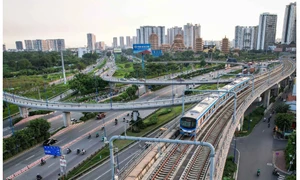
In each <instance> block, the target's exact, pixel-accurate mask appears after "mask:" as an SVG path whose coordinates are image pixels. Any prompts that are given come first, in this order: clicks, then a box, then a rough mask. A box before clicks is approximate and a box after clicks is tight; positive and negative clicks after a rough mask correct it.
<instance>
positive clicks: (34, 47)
mask: <svg viewBox="0 0 300 180" xmlns="http://www.w3.org/2000/svg"><path fill="white" fill-rule="evenodd" d="M32 45H33V49H34V50H35V51H41V50H39V44H38V40H32ZM41 49H42V48H41Z"/></svg>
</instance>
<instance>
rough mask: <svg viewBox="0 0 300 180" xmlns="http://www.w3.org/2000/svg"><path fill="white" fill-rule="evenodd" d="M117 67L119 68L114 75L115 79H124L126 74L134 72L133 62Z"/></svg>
mask: <svg viewBox="0 0 300 180" xmlns="http://www.w3.org/2000/svg"><path fill="white" fill-rule="evenodd" d="M117 66H118V69H117V70H116V71H115V73H114V74H113V76H114V77H117V78H124V76H125V75H126V74H129V73H130V72H134V69H133V63H132V62H126V63H117Z"/></svg>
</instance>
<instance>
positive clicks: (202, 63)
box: [200, 59, 206, 67]
mask: <svg viewBox="0 0 300 180" xmlns="http://www.w3.org/2000/svg"><path fill="white" fill-rule="evenodd" d="M205 65H206V62H205V60H204V59H202V60H201V62H200V66H201V67H203V66H205Z"/></svg>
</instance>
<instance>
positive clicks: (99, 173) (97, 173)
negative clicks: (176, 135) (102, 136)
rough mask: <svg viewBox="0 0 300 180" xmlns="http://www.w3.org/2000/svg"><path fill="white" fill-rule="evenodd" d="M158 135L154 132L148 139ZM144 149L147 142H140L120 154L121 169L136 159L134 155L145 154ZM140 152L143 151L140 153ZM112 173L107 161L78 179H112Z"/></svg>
mask: <svg viewBox="0 0 300 180" xmlns="http://www.w3.org/2000/svg"><path fill="white" fill-rule="evenodd" d="M157 133H158V132H156V131H154V132H153V133H150V134H149V135H148V136H147V137H149V138H154V137H155V136H156V135H157ZM144 149H145V142H144V141H140V142H136V143H134V144H133V145H131V146H129V147H128V148H127V149H124V150H123V151H121V152H120V153H118V159H119V166H120V169H122V168H123V167H124V165H126V163H127V162H129V161H130V160H132V158H135V157H134V155H135V154H136V153H139V154H140V153H142V152H143V150H144ZM140 150H142V151H141V152H140ZM114 155H115V162H116V153H115V154H114ZM110 172H111V166H110V161H109V160H107V161H105V162H104V163H103V164H101V165H100V166H97V167H96V168H94V169H93V170H91V171H90V172H88V173H87V174H85V175H84V176H82V177H80V178H78V179H94V180H97V179H111V174H110Z"/></svg>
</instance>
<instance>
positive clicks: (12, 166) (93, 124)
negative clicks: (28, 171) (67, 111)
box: [3, 113, 120, 176]
mask: <svg viewBox="0 0 300 180" xmlns="http://www.w3.org/2000/svg"><path fill="white" fill-rule="evenodd" d="M119 114H120V113H111V114H109V115H107V116H106V117H105V119H106V120H113V119H114V118H115V117H116V116H118V115H119ZM99 126H102V123H101V121H95V120H90V121H87V122H85V123H84V126H82V125H80V126H78V127H76V128H74V129H71V130H70V131H68V132H67V133H63V134H61V135H59V136H58V137H55V139H57V140H58V141H57V143H55V144H54V146H63V145H65V144H67V143H68V142H70V141H72V140H74V139H76V138H78V137H80V136H81V135H82V134H85V133H87V132H89V131H91V130H93V129H95V128H97V127H99ZM33 155H34V156H33ZM32 156H33V158H30V159H29V160H28V161H27V160H26V158H27V157H32ZM43 156H44V149H43V147H42V146H39V147H36V148H34V149H32V150H30V151H27V152H25V153H24V154H22V156H19V157H17V158H15V159H13V160H11V161H9V162H7V163H5V164H4V165H3V169H4V174H5V175H7V176H9V175H10V174H12V173H15V172H17V171H18V170H20V169H22V168H23V167H24V164H25V166H26V165H29V164H30V163H32V162H34V161H36V160H37V159H40V158H42V157H43Z"/></svg>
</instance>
